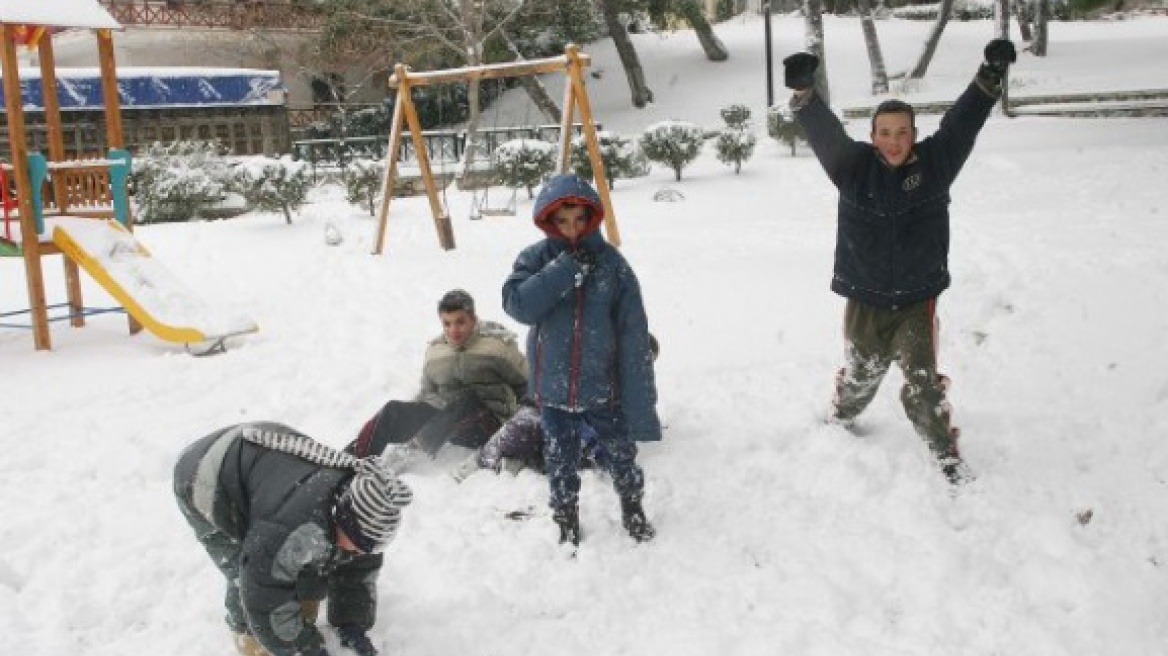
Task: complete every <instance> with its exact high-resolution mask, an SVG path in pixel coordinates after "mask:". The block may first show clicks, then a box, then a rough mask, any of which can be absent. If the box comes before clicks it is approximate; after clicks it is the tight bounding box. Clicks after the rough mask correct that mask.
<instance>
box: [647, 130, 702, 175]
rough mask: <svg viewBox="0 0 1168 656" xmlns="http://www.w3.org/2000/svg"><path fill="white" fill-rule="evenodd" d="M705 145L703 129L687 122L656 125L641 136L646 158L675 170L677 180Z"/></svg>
mask: <svg viewBox="0 0 1168 656" xmlns="http://www.w3.org/2000/svg"><path fill="white" fill-rule="evenodd" d="M703 143H705V135H704V134H703V133H702V129H701V128H699V127H698V126H696V125H694V124H693V123H687V122H685V121H662V122H660V123H654V124H653V125H650V126H649V127H648V128H646V129H645V132H644V133H642V134H641V150H642V151H643V152H644V153H645V157H648V158H649V159H650V160H652V161H654V162H658V163H660V164H664V165H665V166H668V167H669V168H671V169H673V175H674V176H675V179H676V180H681V171H682V169H684V168H685V167H686V166H687V165H688V164H689V163H690V162H692V161H694V160H695V159H697V156H698V153H700V152H702V144H703Z"/></svg>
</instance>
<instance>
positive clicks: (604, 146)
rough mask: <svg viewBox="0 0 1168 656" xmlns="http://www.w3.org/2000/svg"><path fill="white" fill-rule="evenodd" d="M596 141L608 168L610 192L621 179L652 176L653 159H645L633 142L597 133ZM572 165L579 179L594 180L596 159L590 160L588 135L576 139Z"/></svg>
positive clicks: (601, 132)
mask: <svg viewBox="0 0 1168 656" xmlns="http://www.w3.org/2000/svg"><path fill="white" fill-rule="evenodd" d="M596 141H597V143H598V144H599V146H600V161H601V163H602V164H604V174H605V177H607V178H608V188H609V189H612V188H614V187H615V185H616V180H617V178H639V177H641V176H644V175H648V173H649V158H647V157H645V153H643V152H641V149H640V148H638V147H637V142H636V141H634V140H633V139H630V138H629V137H622V136H621V135H619V134H616V133H615V132H607V131H604V130H601V131H600V132H597V133H596ZM568 162H569V163H570V164H571V166H572V171H573V172H574V173H575V174H576V175H578V176H580V177H581V178H584V179H585V180H591V179H592V177H593V171H592V159H591V158H589V157H588V145H587V144H586V143H585V140H584V135H582V134H581V135H577V136H575V137H573V138H572V150H571V152H570V153H569V154H568Z"/></svg>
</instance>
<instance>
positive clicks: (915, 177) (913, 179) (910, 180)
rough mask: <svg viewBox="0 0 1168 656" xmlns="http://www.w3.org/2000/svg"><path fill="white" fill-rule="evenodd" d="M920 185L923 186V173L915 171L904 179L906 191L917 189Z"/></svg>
mask: <svg viewBox="0 0 1168 656" xmlns="http://www.w3.org/2000/svg"><path fill="white" fill-rule="evenodd" d="M919 186H921V174H920V173H913V174H912V175H910V176H908V177H907V178H905V179H904V190H905V191H912V190H913V189H916V188H917V187H919Z"/></svg>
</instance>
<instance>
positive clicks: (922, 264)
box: [795, 82, 997, 308]
mask: <svg viewBox="0 0 1168 656" xmlns="http://www.w3.org/2000/svg"><path fill="white" fill-rule="evenodd" d="M996 100H997V97H996V96H995V95H992V94H991V93H990V92H988V91H986V90H985V89H984V88H983V87H982V86H980V85H979V84H978V83H977V82H974V83H971V84H970V85H969V87H968V88H967V89H966V90H965V92H964V93H962V94H961V97H960V98H958V99H957V102H955V103H954V104H953V106H952V107H950V108H949V110H948V111H947V112H946V113H945V116H944V117H943V118H942V119H941V125H940V127H939V128H938V129H937V131H936V132H935V133H934V134H933V135H931V136H929V137H927V138H925V139H923V140H922V141H920V142H919V143H917V144H916V145H915V146H914V147H913V153H912V155H911V156H910V157H909V160H908V161H907V162H906V163H905V164H903V165H902V166H899V167H897V168H893V167H891V166H889V165H888V164H887V163H886V162H885V161H884V159H883V158H882V157H881V156H880V154H879V152H878V151H877V150H876V148H875V147H874V146H873V145H872V144H870V143H868V142H861V141H855V140H853V139H852V138H851V137H849V136H848V135H847V133H846V132H845V131H844V127H843V125H842V124H841V123H840V121H839V119H838V118H837V117H836V115H835V114H833V113H832V111H831V110H830V109H829V108H828V107H827V106H826V105H825V104H823V101H822V100H820V99H819V98H818V97H817V96H815V95H814V94H812V95H811V97H810V99H809V100H808V101H807V102H806V103H805V104H803V105H802V106H799V104H798V103H796V104H795V118H796V120H797V121H798V122H799V125H800V126H801V127H802V128H803V131H804V132H805V133H806V134H807V140H808V141H809V142H810V144H811V147H812V150H814V151H815V156H816V157H817V158H819V162H820V164H822V165H823V168H824V170H826V171H827V175H828V177H830V178H831V181H832V182H833V183H834V184H835V186H836V188H838V189H839V224H838V227H837V234H836V248H835V274H834V276H833V279H832V283H831V289H832V291H834V292H836V293H837V294H840V295H841V296H845V297H847V298H851V299H855V300H857V301H860V302H863V303H867V304H870V305H875V306H878V307H885V308H898V307H903V306H905V305H909V304H912V303H916V302H918V301H922V300H925V299H928V298H933V297H935V296H937V295H938V294H940V293H941V292H942V291H944V290H945V289H946V288H947V287H949V280H950V278H949V187H950V186H951V185H952V184H953V180H954V179H955V178H956V177H957V174H958V172H960V171H961V167H962V165H963V164H965V160H966V158H968V157H969V153H970V152H971V151H972V150H973V144H974V141H975V140H976V139H977V134H978V132H980V131H981V128H982V126H983V125H984V124H985V121H986V118H987V117H988V116H989V114H990V110H991V109H993V106H994V102H995V101H996Z"/></svg>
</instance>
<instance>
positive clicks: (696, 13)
mask: <svg viewBox="0 0 1168 656" xmlns="http://www.w3.org/2000/svg"><path fill="white" fill-rule="evenodd" d="M677 9H678V11H679V12H680V13H681V15H682V16H685V19H686V20H687V21H689V24H690V25H691V26H692V27H693V29H694V32H696V33H697V35H698V42H699V43H701V44H702V50H704V51H705V52H706V59H709V60H710V61H726V60H727V59H729V58H730V53H729V51H727V50H726V46H725V45H724V44H723V43H722V40H721V39H719V38H718V35H717V34H714V28H713V27H712V26H711V25H710V21H708V20H706V12H705V10H704V9H702V6H701V5H699V4H698V3H697V2H696V0H681V1H680V2H679V3H678V5H677Z"/></svg>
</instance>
